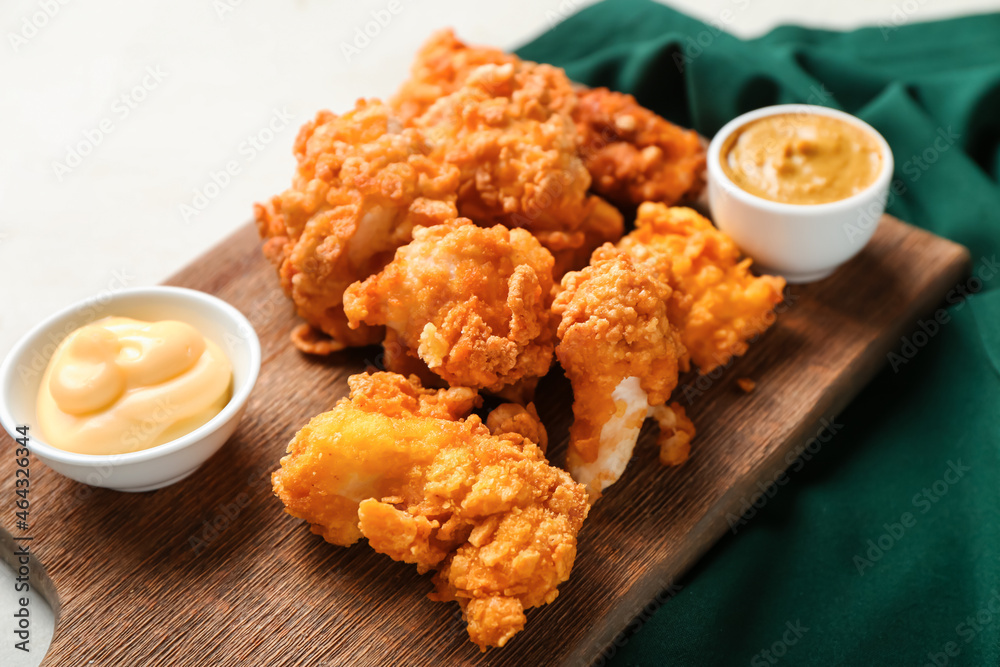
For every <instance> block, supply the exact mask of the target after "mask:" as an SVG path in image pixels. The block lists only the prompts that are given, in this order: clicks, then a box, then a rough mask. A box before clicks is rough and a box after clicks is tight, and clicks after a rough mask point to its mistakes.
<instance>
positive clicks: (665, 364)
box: [552, 244, 693, 498]
mask: <svg viewBox="0 0 1000 667" xmlns="http://www.w3.org/2000/svg"><path fill="white" fill-rule="evenodd" d="M671 292H672V290H671V289H670V287H669V286H668V285H667V283H666V282H664V281H663V280H661V279H660V278H658V277H657V275H656V274H655V272H653V271H651V270H650V269H649V267H647V266H645V265H644V264H641V263H638V262H635V261H633V259H632V258H631V257H630V256H629V255H628V254H627V253H624V252H621V251H619V250H617V249H615V248H614V247H613V246H612V245H610V244H607V245H605V246H603V247H601V248H599V249H598V250H597V251H596V252H594V256H593V258H592V259H591V263H590V266H588V267H587V268H585V269H583V270H582V271H578V272H572V273H567V274H566V275H565V276H564V277H563V279H562V291H561V292H560V293H559V294H558V295H557V296H556V298H555V302H554V303H553V304H552V310H553V312H555V313H556V314H557V315H559V316H560V317H561V318H562V319H561V322H560V323H559V329H558V333H557V336H558V338H559V344H558V346H557V347H556V356H557V357H558V358H559V362H560V363H561V364H562V367H563V369H564V370H565V371H566V376H567V377H568V378H569V380H570V382H571V383H572V385H573V417H574V421H573V425H572V427H570V442H569V452H568V454H567V465H568V467H569V471H570V473H571V474H572V475H573V479H575V480H576V481H578V482H581V483H583V484H585V485H586V486H587V488H588V491H589V492H590V494H591V497H593V498H597V497H599V496H600V494H601V491H602V490H604V489H605V488H607V487H608V486H610V485H611V484H613V483H614V482H615V481H617V480H618V478H619V477H621V475H622V473H623V472H624V470H625V467H626V466H627V465H628V462H629V460H630V459H631V458H632V450H633V449H634V448H635V443H636V440H637V439H638V437H639V431H640V429H641V428H642V424H643V422H644V421H645V419H646V416H647V414H649V412H650V409H651V407H653V406H662V405H663V404H664V403H666V401H667V399H668V398H669V397H670V393H671V392H672V391H673V390H674V387H676V386H677V375H678V363H679V360H680V359H681V358H682V357H683V356H684V346H683V344H682V343H681V339H680V333H679V332H678V331H677V329H676V328H675V327H674V326H673V325H672V324H671V322H670V319H669V317H668V312H667V311H668V302H669V300H670V298H671ZM676 407H677V408H679V407H680V406H676ZM680 414H681V415H683V410H682V409H681V411H680ZM663 423H664V425H665V426H667V427H668V429H669V432H667V431H665V432H664V433H663V434H662V435H663V437H664V438H665V439H664V440H663V441H662V442H661V444H664V446H666V447H668V448H673V449H676V441H673V440H670V438H672V437H673V436H674V435H676V433H675V431H676V430H677V426H678V425H677V424H676V423H670V422H669V421H666V420H664V422H663ZM687 424H690V422H687ZM691 435H693V428H692V430H691ZM668 441H669V442H668ZM668 458H669V459H670V461H671V462H673V461H674V459H675V458H676V457H668Z"/></svg>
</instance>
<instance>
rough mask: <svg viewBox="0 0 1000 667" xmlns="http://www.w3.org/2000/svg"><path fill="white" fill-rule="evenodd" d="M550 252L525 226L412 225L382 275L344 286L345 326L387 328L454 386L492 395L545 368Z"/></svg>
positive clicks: (550, 322) (550, 331) (549, 345)
mask: <svg viewBox="0 0 1000 667" xmlns="http://www.w3.org/2000/svg"><path fill="white" fill-rule="evenodd" d="M552 263H553V260H552V255H550V254H549V252H548V251H547V250H545V248H543V247H542V246H541V245H539V243H538V241H537V240H536V239H535V238H534V237H533V236H532V235H531V234H529V233H528V232H526V231H524V230H523V229H513V230H508V229H507V228H505V227H503V226H501V225H497V226H495V227H491V228H489V229H484V228H482V227H477V226H475V225H474V224H472V222H471V221H469V220H465V219H458V220H456V221H454V222H450V223H445V224H441V225H437V226H435V227H428V228H422V229H419V228H418V229H415V230H414V232H413V242H412V243H410V244H409V245H407V246H404V247H402V248H400V249H399V250H398V251H397V252H396V257H395V259H393V261H392V262H390V263H389V264H388V265H387V266H386V267H385V268H384V269H383V270H382V271H381V272H380V273H378V274H376V275H374V276H371V277H370V278H368V279H367V280H365V281H364V282H360V283H356V284H354V285H351V286H350V288H348V290H347V291H346V292H345V293H344V309H345V312H346V313H347V316H348V318H350V323H351V326H358V325H359V324H360V323H362V322H364V323H367V324H369V325H386V326H388V327H389V328H390V329H392V330H393V331H394V332H395V338H394V342H398V343H400V344H402V346H403V347H404V348H405V349H406V351H407V354H409V355H410V356H411V357H417V358H419V359H420V360H421V361H422V362H424V364H426V365H427V367H428V368H429V369H430V370H431V371H433V372H434V373H435V374H437V375H438V376H439V377H441V378H443V379H444V380H446V381H447V382H448V383H449V384H451V385H454V386H463V387H473V388H476V389H485V390H487V391H490V392H493V393H496V392H499V391H501V390H503V389H504V388H505V387H508V386H510V385H514V384H515V383H517V382H519V381H521V380H524V379H529V378H537V377H541V376H542V375H545V373H546V372H548V369H549V366H550V365H551V363H552V349H553V346H554V340H553V338H554V333H555V318H554V316H553V315H552V313H551V312H550V310H549V306H550V305H551V303H552V296H551V292H552V285H553V283H552Z"/></svg>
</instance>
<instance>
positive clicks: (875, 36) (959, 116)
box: [518, 0, 1000, 667]
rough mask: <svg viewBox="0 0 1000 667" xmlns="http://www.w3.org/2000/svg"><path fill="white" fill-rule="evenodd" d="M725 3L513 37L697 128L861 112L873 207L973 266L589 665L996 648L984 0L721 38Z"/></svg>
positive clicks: (998, 195)
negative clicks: (939, 13) (737, 520)
mask: <svg viewBox="0 0 1000 667" xmlns="http://www.w3.org/2000/svg"><path fill="white" fill-rule="evenodd" d="M914 4H916V3H914ZM902 6H905V3H904V5H901V7H902ZM746 7H747V2H746V0H733V2H732V3H731V5H730V7H729V9H727V10H725V11H724V12H723V13H721V14H720V15H719V17H718V19H717V20H716V21H714V22H712V24H706V23H703V22H701V21H697V20H694V19H692V18H690V17H687V16H684V15H682V14H679V13H677V12H676V11H673V10H671V9H669V8H667V7H664V6H661V5H657V4H654V3H652V2H649V1H647V0H621V1H614V2H613V1H611V0H607V1H605V2H603V3H600V4H598V5H594V6H592V7H590V8H587V9H585V10H583V11H582V12H580V13H579V14H576V15H574V16H571V17H569V18H568V19H567V20H565V21H564V22H563V23H561V24H559V25H558V26H556V27H555V28H554V29H552V30H551V31H550V32H548V33H546V34H544V35H542V36H541V37H539V38H538V39H537V40H536V41H534V42H532V43H530V44H528V45H526V46H525V47H523V48H522V49H520V50H519V52H518V53H519V55H521V56H522V57H524V58H527V59H530V60H535V61H541V62H548V63H553V64H555V65H559V66H561V67H565V68H566V71H567V73H568V74H569V75H570V76H571V77H572V78H573V79H575V80H577V81H580V82H583V83H587V84H590V85H593V86H601V85H603V86H608V87H610V88H612V89H616V90H622V91H626V92H631V93H633V94H635V95H636V97H637V98H638V99H639V102H641V103H643V104H645V105H646V106H648V107H650V108H652V109H654V110H656V111H658V112H659V113H661V114H663V115H664V116H666V117H667V118H669V119H671V120H673V121H675V122H677V123H680V124H682V125H685V126H688V127H693V128H695V129H697V130H698V131H699V132H701V133H702V134H704V135H706V136H711V135H712V134H713V133H714V132H715V131H716V130H718V129H719V127H721V126H722V125H723V124H724V123H725V122H726V121H728V120H729V119H731V118H732V117H734V116H736V115H738V114H740V113H743V112H745V111H749V110H751V109H754V108H756V107H760V106H765V105H769V104H778V103H786V102H808V103H814V104H824V105H827V106H833V107H837V108H840V109H844V110H846V111H848V112H850V113H853V114H855V115H857V116H860V117H861V118H863V119H865V120H866V121H868V122H869V123H871V124H872V125H873V126H874V127H875V128H876V129H878V130H879V132H881V133H882V134H883V135H884V136H885V138H886V139H887V140H888V141H889V143H890V144H891V146H892V149H893V154H894V156H895V161H896V173H895V179H897V180H898V182H899V183H900V184H901V186H902V188H904V189H905V191H904V192H902V194H901V196H898V197H894V198H893V199H892V201H891V204H890V206H889V211H890V212H891V213H893V214H894V215H896V216H898V217H900V218H902V219H904V220H907V221H909V222H911V223H913V224H916V225H919V226H921V227H924V228H926V229H929V230H932V231H933V232H935V233H937V234H940V235H942V236H946V237H948V238H951V239H953V240H955V241H958V242H959V243H962V244H964V245H966V246H967V247H969V249H970V250H971V252H972V257H973V272H974V276H976V277H975V278H973V279H972V280H971V281H970V282H967V283H966V282H963V283H962V284H960V285H957V286H956V288H957V291H956V294H958V292H959V291H962V290H964V291H965V292H967V293H968V294H969V295H970V296H969V298H968V299H967V300H964V301H958V300H957V299H956V298H952V299H951V300H950V304H951V305H950V308H949V310H948V315H949V319H948V321H947V322H946V323H944V324H942V325H940V326H939V327H937V330H935V331H934V333H933V335H930V336H927V337H926V338H925V337H923V336H916V337H912V336H911V337H908V339H907V340H908V341H909V342H907V341H900V345H899V350H897V352H898V353H899V354H900V358H902V359H906V361H905V363H904V362H899V361H896V363H895V364H893V365H890V364H889V362H888V360H887V363H886V368H885V370H884V371H883V372H882V373H881V374H880V375H879V377H877V379H876V380H875V381H874V382H872V383H871V385H870V386H869V387H868V388H867V389H865V390H864V391H863V392H862V394H861V395H860V396H859V397H858V398H857V399H856V400H855V401H854V402H853V404H852V405H851V406H850V407H849V408H848V409H847V410H846V411H845V412H844V413H843V414H842V415H840V416H839V418H838V421H839V422H840V423H842V424H843V428H842V430H841V431H839V432H838V433H837V434H836V436H835V437H834V438H833V440H832V441H831V442H830V443H829V444H827V445H824V446H823V448H822V449H821V450H820V451H819V452H818V453H817V454H816V455H815V456H813V457H812V458H811V460H809V461H802V462H801V469H800V470H797V471H796V472H795V473H793V474H791V475H790V478H791V481H790V482H789V483H788V484H786V485H785V486H783V487H780V488H779V489H778V492H777V493H776V494H775V495H774V496H773V497H772V498H771V499H769V500H768V501H767V502H766V504H765V505H764V507H763V509H761V510H759V511H757V512H756V513H755V514H754V515H753V516H752V517H749V516H748V517H745V518H746V521H745V522H744V523H743V524H742V525H738V526H736V528H735V531H734V534H729V535H727V536H726V537H725V538H724V539H723V540H722V541H721V542H720V543H719V544H718V545H717V546H716V547H714V548H713V549H712V551H711V552H710V553H709V554H708V555H707V556H706V557H705V558H704V559H703V560H702V561H701V562H700V563H699V564H698V565H697V566H696V567H695V569H694V570H693V571H692V572H690V573H689V574H688V575H687V577H686V578H685V580H684V581H683V582H681V583H682V584H683V588H682V589H681V592H680V593H679V594H677V596H676V597H675V598H673V599H672V600H671V601H670V602H668V603H667V604H665V605H664V606H663V607H662V608H661V609H660V610H659V611H657V612H656V613H655V614H654V615H652V617H650V618H648V619H646V620H644V622H643V623H642V624H641V626H642V627H641V629H640V630H639V631H638V632H636V633H635V634H634V635H632V636H631V637H630V638H628V641H627V642H626V643H625V644H624V646H622V647H618V648H614V649H609V650H608V651H607V652H606V653H605V655H604V656H603V657H602V658H601V659H600V660H599V662H600V663H602V664H610V665H615V666H619V667H620V666H623V665H662V664H671V665H674V664H676V665H734V664H750V665H753V666H758V665H759V666H765V665H775V664H788V665H803V664H810V665H811V664H815V665H839V664H846V665H898V664H911V665H925V664H928V665H937V666H942V665H997V664H1000V451H998V449H1000V264H998V260H1000V186H998V171H1000V14H991V15H984V16H975V17H967V18H960V19H955V20H949V21H940V22H934V23H922V24H921V23H907V22H906V21H905V20H904V19H905V18H906V16H905V14H899V13H898V12H897V15H896V16H895V17H894V18H893V19H892V20H887V22H886V23H885V25H882V26H877V27H872V28H863V29H860V30H855V31H853V32H847V33H839V32H830V31H824V30H811V29H804V28H796V27H781V28H777V29H775V30H773V31H772V32H770V33H768V34H767V35H765V36H763V37H760V38H759V39H753V40H747V41H742V40H739V39H736V38H735V37H733V36H731V35H729V34H727V33H726V32H725V27H726V26H727V25H734V24H736V23H738V22H739V20H740V17H739V15H740V12H741V11H742V10H744V9H745V8H746ZM901 11H902V10H901ZM901 23H902V24H901ZM924 326H925V327H927V328H928V329H933V328H934V327H933V326H930V325H927V324H926V322H925V325H924ZM912 330H913V331H914V332H918V331H920V327H919V325H918V323H917V322H914V323H913V326H912ZM914 342H917V343H923V345H920V346H919V347H918V346H916V345H914V347H912V348H909V347H906V346H907V345H911V344H914ZM904 348H905V349H904ZM904 352H907V353H912V358H907V357H905V356H904V355H903V353H904ZM796 467H799V464H798V463H797V464H796Z"/></svg>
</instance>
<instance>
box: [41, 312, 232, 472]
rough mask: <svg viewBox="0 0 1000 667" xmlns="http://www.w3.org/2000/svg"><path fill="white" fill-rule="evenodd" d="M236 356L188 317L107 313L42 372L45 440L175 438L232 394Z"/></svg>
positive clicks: (64, 444)
mask: <svg viewBox="0 0 1000 667" xmlns="http://www.w3.org/2000/svg"><path fill="white" fill-rule="evenodd" d="M232 377H233V370H232V364H231V362H230V361H229V359H228V358H227V357H226V355H225V354H224V353H223V352H222V350H221V349H220V348H219V346H218V345H216V344H215V343H213V342H212V341H210V340H208V339H206V338H205V337H204V336H203V335H202V334H201V333H200V332H199V331H198V330H197V329H195V328H194V327H192V326H191V325H189V324H185V323H184V322H177V321H173V320H165V321H162V322H142V321H139V320H133V319H129V318H125V317H106V318H104V319H101V320H97V321H96V322H93V323H91V324H88V325H86V326H83V327H81V328H79V329H77V330H76V331H74V332H73V333H71V334H70V335H69V336H67V337H66V339H65V340H64V341H63V342H62V343H61V344H60V345H59V347H58V348H57V349H56V351H55V353H54V354H53V355H52V359H51V360H50V361H49V365H48V367H47V368H46V369H45V374H44V375H43V376H42V383H41V387H40V388H39V392H38V406H37V413H38V422H39V427H40V429H41V431H42V435H43V436H44V439H45V442H47V443H48V444H50V445H52V446H53V447H57V448H59V449H63V450H66V451H69V452H76V453H79V454H121V453H125V452H134V451H138V450H142V449H148V448H150V447H155V446H156V445H161V444H163V443H166V442H169V441H171V440H175V439H177V438H179V437H181V436H182V435H186V434H188V433H190V432H191V431H193V430H195V429H196V428H198V427H199V426H202V425H203V424H205V423H206V422H208V421H209V420H210V419H211V418H212V417H214V416H215V415H217V414H219V412H220V411H221V410H222V408H224V407H225V406H226V403H228V402H229V399H230V397H231V395H232Z"/></svg>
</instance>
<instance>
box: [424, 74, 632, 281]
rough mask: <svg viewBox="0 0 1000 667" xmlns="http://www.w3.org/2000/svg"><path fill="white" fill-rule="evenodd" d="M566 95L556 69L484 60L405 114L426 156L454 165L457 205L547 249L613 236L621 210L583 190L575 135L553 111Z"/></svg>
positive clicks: (585, 180)
mask: <svg viewBox="0 0 1000 667" xmlns="http://www.w3.org/2000/svg"><path fill="white" fill-rule="evenodd" d="M572 98H573V92H572V88H571V85H570V83H569V79H567V78H566V76H565V74H564V73H563V72H562V70H560V69H557V68H554V67H549V66H548V65H535V64H534V63H525V62H518V63H516V64H515V63H506V64H503V65H483V66H481V67H480V68H478V69H476V70H474V71H473V72H471V73H470V74H469V75H468V77H467V78H466V79H465V82H464V85H462V86H461V87H458V88H457V89H456V90H455V91H454V92H453V93H451V94H450V95H447V96H445V97H442V98H441V99H439V100H438V101H437V102H435V103H434V104H433V105H432V106H431V107H430V108H428V109H427V111H426V112H424V114H423V115H421V116H419V117H418V118H416V119H415V120H414V124H415V126H416V127H418V128H420V129H421V130H422V131H423V132H424V134H425V135H426V137H427V139H428V141H429V142H430V143H431V144H433V145H434V146H435V153H434V157H435V158H436V159H439V160H440V161H442V162H444V163H447V164H452V165H455V166H456V167H458V169H459V170H460V172H461V185H460V186H459V192H458V202H457V205H458V211H459V213H460V214H461V215H463V216H466V217H468V218H471V219H472V220H474V221H475V222H476V223H477V224H480V225H483V226H491V225H494V224H502V225H505V226H507V227H522V228H524V229H527V230H529V231H530V232H532V233H533V234H534V235H535V236H536V237H537V238H538V240H539V241H541V242H542V245H544V246H545V247H547V248H548V249H549V250H551V251H552V252H553V253H554V254H557V253H564V252H565V253H568V254H572V253H573V252H574V251H577V250H578V249H580V248H581V247H582V246H584V245H585V244H588V245H589V247H588V248H587V251H590V250H593V248H594V247H595V245H594V243H595V241H596V242H597V245H599V244H600V243H603V242H605V241H616V240H618V239H619V238H621V235H622V230H623V222H622V218H621V214H620V213H619V212H618V211H617V210H616V209H614V208H613V207H611V206H608V205H604V202H602V201H601V200H600V199H599V198H597V197H595V196H592V195H588V193H587V190H588V189H589V187H590V174H589V173H588V172H587V169H586V167H585V166H584V164H583V161H582V160H581V159H580V157H579V155H578V154H577V149H578V141H579V136H578V135H577V132H576V128H575V126H574V125H573V122H572V120H571V118H570V116H569V114H567V113H563V112H561V111H560V108H561V107H562V106H564V103H563V102H562V101H561V100H565V99H572ZM595 237H596V238H595ZM577 254H578V253H577ZM569 262H570V260H567V263H569Z"/></svg>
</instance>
